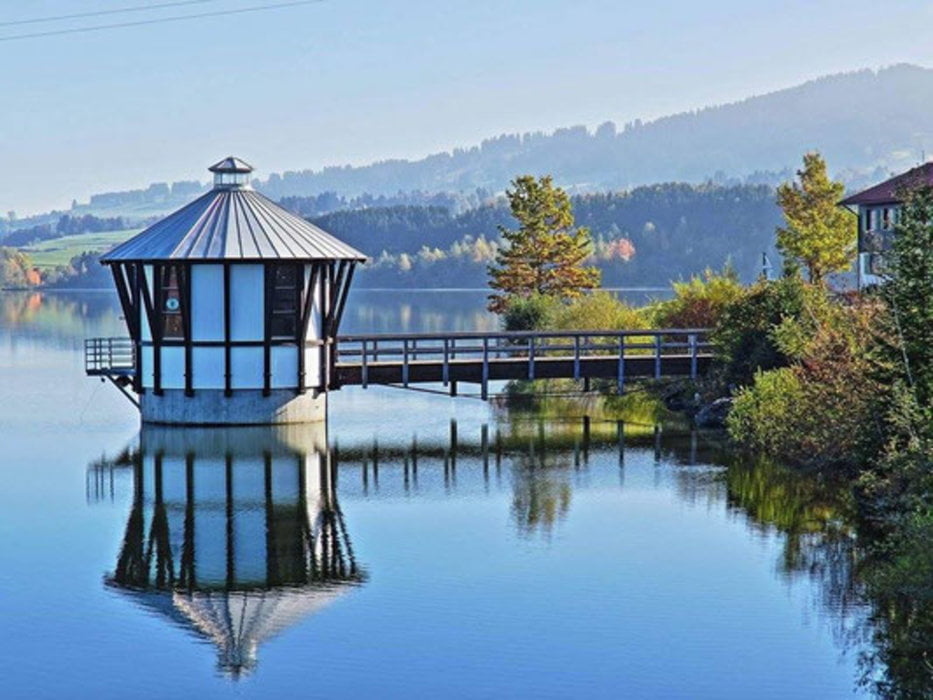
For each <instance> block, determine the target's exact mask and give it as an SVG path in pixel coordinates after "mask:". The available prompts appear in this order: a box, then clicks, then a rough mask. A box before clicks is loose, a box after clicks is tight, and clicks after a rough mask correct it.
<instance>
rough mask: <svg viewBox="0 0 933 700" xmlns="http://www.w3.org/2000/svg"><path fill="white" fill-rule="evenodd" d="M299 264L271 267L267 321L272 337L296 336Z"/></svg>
mask: <svg viewBox="0 0 933 700" xmlns="http://www.w3.org/2000/svg"><path fill="white" fill-rule="evenodd" d="M301 273H302V268H301V265H296V264H293V263H288V264H282V265H275V266H274V267H273V268H272V285H271V294H272V298H271V299H270V300H269V310H270V316H269V322H270V324H271V332H272V337H273V338H295V339H297V337H298V327H299V323H298V319H299V318H300V316H301V278H302V274H301Z"/></svg>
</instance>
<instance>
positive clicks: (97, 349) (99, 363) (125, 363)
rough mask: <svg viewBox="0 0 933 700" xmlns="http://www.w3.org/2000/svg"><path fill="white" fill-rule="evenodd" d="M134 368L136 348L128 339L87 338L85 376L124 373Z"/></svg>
mask: <svg viewBox="0 0 933 700" xmlns="http://www.w3.org/2000/svg"><path fill="white" fill-rule="evenodd" d="M135 367H136V348H135V347H134V345H133V341H132V339H130V338H87V339H86V340H85V341H84V371H85V373H87V374H105V373H111V372H126V371H128V370H132V369H134V368H135Z"/></svg>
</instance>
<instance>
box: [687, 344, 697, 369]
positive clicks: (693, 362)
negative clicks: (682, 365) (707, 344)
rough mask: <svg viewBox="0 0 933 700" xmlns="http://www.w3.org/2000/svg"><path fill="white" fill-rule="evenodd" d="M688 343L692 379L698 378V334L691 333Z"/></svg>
mask: <svg viewBox="0 0 933 700" xmlns="http://www.w3.org/2000/svg"><path fill="white" fill-rule="evenodd" d="M687 342H688V344H689V345H690V378H691V379H696V378H697V336H696V333H691V334H690V335H689V336H688V337H687Z"/></svg>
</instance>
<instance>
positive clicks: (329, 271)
mask: <svg viewBox="0 0 933 700" xmlns="http://www.w3.org/2000/svg"><path fill="white" fill-rule="evenodd" d="M333 267H334V264H333V263H321V264H320V270H321V325H320V328H319V329H318V336H319V337H320V343H321V344H320V345H319V346H318V347H319V353H320V359H319V367H320V372H321V376H320V377H319V378H318V379H319V382H320V383H319V385H318V388H321V389H323V388H326V387H328V386H330V372H331V367H332V362H331V357H330V356H331V353H332V349H331V341H332V338H330V337H329V336H328V334H327V327H328V323H327V315H328V313H329V309H330V307H331V303H332V295H331V283H330V281H331V279H332V278H333V273H334V271H333Z"/></svg>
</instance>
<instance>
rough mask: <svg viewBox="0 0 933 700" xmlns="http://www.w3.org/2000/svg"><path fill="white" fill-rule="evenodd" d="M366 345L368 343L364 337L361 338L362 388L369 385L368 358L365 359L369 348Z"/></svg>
mask: <svg viewBox="0 0 933 700" xmlns="http://www.w3.org/2000/svg"><path fill="white" fill-rule="evenodd" d="M367 345H368V343H367V342H366V339H365V338H364V339H363V346H362V348H363V349H362V354H363V355H362V356H363V369H362V380H363V381H362V384H363V388H364V389H365V388H366V387H367V386H369V361H368V359H367V354H368V353H369V348H368V347H367Z"/></svg>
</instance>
